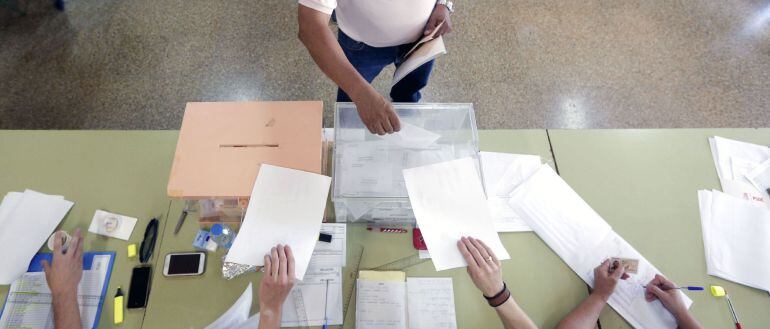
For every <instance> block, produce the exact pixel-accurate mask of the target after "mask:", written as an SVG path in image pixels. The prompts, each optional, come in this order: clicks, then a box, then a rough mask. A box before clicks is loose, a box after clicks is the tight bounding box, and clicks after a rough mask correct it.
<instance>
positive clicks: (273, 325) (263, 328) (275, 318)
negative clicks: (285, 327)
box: [259, 306, 281, 329]
mask: <svg viewBox="0 0 770 329" xmlns="http://www.w3.org/2000/svg"><path fill="white" fill-rule="evenodd" d="M280 327H281V310H271V309H269V308H265V307H262V306H260V308H259V329H278V328H280Z"/></svg>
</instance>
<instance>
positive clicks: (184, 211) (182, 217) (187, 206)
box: [174, 201, 190, 235]
mask: <svg viewBox="0 0 770 329" xmlns="http://www.w3.org/2000/svg"><path fill="white" fill-rule="evenodd" d="M189 209H190V201H185V202H184V209H182V213H181V214H179V219H178V220H177V222H176V227H174V235H176V234H177V233H179V230H180V229H181V228H182V224H184V220H185V218H187V211H188V210H189Z"/></svg>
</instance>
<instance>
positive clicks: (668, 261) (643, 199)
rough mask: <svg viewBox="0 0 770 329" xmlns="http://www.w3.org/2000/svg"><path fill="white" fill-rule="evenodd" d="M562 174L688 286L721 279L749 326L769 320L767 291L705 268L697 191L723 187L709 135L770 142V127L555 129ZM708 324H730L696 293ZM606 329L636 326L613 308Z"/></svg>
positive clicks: (716, 302) (717, 305)
mask: <svg viewBox="0 0 770 329" xmlns="http://www.w3.org/2000/svg"><path fill="white" fill-rule="evenodd" d="M549 135H550V137H551V144H552V146H553V151H554V156H555V158H556V162H557V164H558V168H559V174H560V175H561V176H562V177H563V178H564V179H565V180H566V181H567V183H569V184H570V186H572V188H574V189H575V191H576V192H577V193H578V194H579V195H580V196H581V197H583V199H585V201H586V202H587V203H588V204H589V205H591V207H593V208H594V210H596V211H597V212H598V213H599V214H600V215H601V216H602V217H603V218H604V219H605V220H606V221H607V223H609V224H610V225H611V226H612V227H613V229H614V230H615V231H616V232H618V233H619V234H620V235H621V236H622V237H624V238H625V239H626V240H627V241H628V242H629V243H630V244H631V245H633V246H634V247H635V248H636V249H637V250H638V251H639V252H640V253H641V254H642V255H644V256H645V257H646V258H647V259H648V260H649V261H650V262H652V263H653V264H655V266H657V267H658V268H659V269H660V270H661V271H662V272H663V274H664V275H666V276H667V277H668V278H670V279H672V280H673V281H674V282H677V283H680V284H683V285H711V284H716V285H721V286H723V287H725V288H726V289H727V291H728V293H729V294H730V296H731V299H732V301H733V304H734V306H735V308H736V312H737V313H738V316H739V317H740V320H741V322H742V324H743V327H744V328H766V327H768V324H770V312H768V311H770V297H769V296H768V294H767V292H764V291H761V290H758V289H753V288H749V287H746V286H742V285H739V284H735V283H732V282H729V281H726V280H722V279H719V278H717V277H713V276H709V275H707V273H706V262H705V256H704V255H705V254H704V249H703V239H702V232H701V224H700V213H699V210H698V196H697V192H696V191H697V190H699V189H720V184H719V180H718V177H717V173H716V169H715V167H714V162H713V159H712V157H711V150H710V148H709V144H708V140H707V138H708V137H709V136H714V135H718V136H722V137H726V138H733V139H737V140H742V141H746V142H753V143H759V144H763V145H767V144H770V129H677V130H589V131H585V130H583V131H573V130H556V131H554V130H549ZM688 295H689V296H690V297H691V298H692V300H693V301H694V303H693V305H692V308H691V312H692V313H693V314H694V315H695V317H696V318H698V319H699V320H700V321H701V323H702V324H703V325H705V326H706V327H707V328H732V327H734V326H733V324H732V318H731V316H730V313H729V310H728V308H727V304H726V302H725V301H724V300H722V299H716V298H713V297H711V295H710V294H709V293H708V292H702V293H698V292H691V293H689V294H688ZM600 322H601V324H602V328H628V327H630V326H629V325H628V324H627V323H626V322H625V321H624V320H623V319H622V318H621V317H620V316H618V315H617V313H615V311H614V310H612V309H611V308H606V309H605V310H604V312H603V314H602V316H601V318H600Z"/></svg>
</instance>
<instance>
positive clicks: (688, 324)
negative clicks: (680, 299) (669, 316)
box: [674, 309, 703, 329]
mask: <svg viewBox="0 0 770 329" xmlns="http://www.w3.org/2000/svg"><path fill="white" fill-rule="evenodd" d="M674 317H675V318H676V324H677V325H678V326H679V328H680V329H703V326H701V324H700V323H699V322H698V320H695V318H694V317H693V316H692V314H690V312H688V311H687V309H685V310H683V311H682V312H679V313H678V314H674Z"/></svg>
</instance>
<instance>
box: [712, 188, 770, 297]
mask: <svg viewBox="0 0 770 329" xmlns="http://www.w3.org/2000/svg"><path fill="white" fill-rule="evenodd" d="M698 202H699V205H700V214H701V225H702V227H703V245H704V248H705V251H706V267H707V269H708V273H709V274H710V275H714V276H718V277H720V278H723V279H726V280H730V281H734V282H737V283H740V284H744V285H747V286H750V287H754V288H757V289H762V290H766V291H770V210H768V209H767V208H765V207H762V206H761V205H755V204H752V203H749V202H746V201H745V200H742V199H739V198H736V197H733V196H731V195H727V194H725V193H722V192H719V191H707V190H700V191H698Z"/></svg>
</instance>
